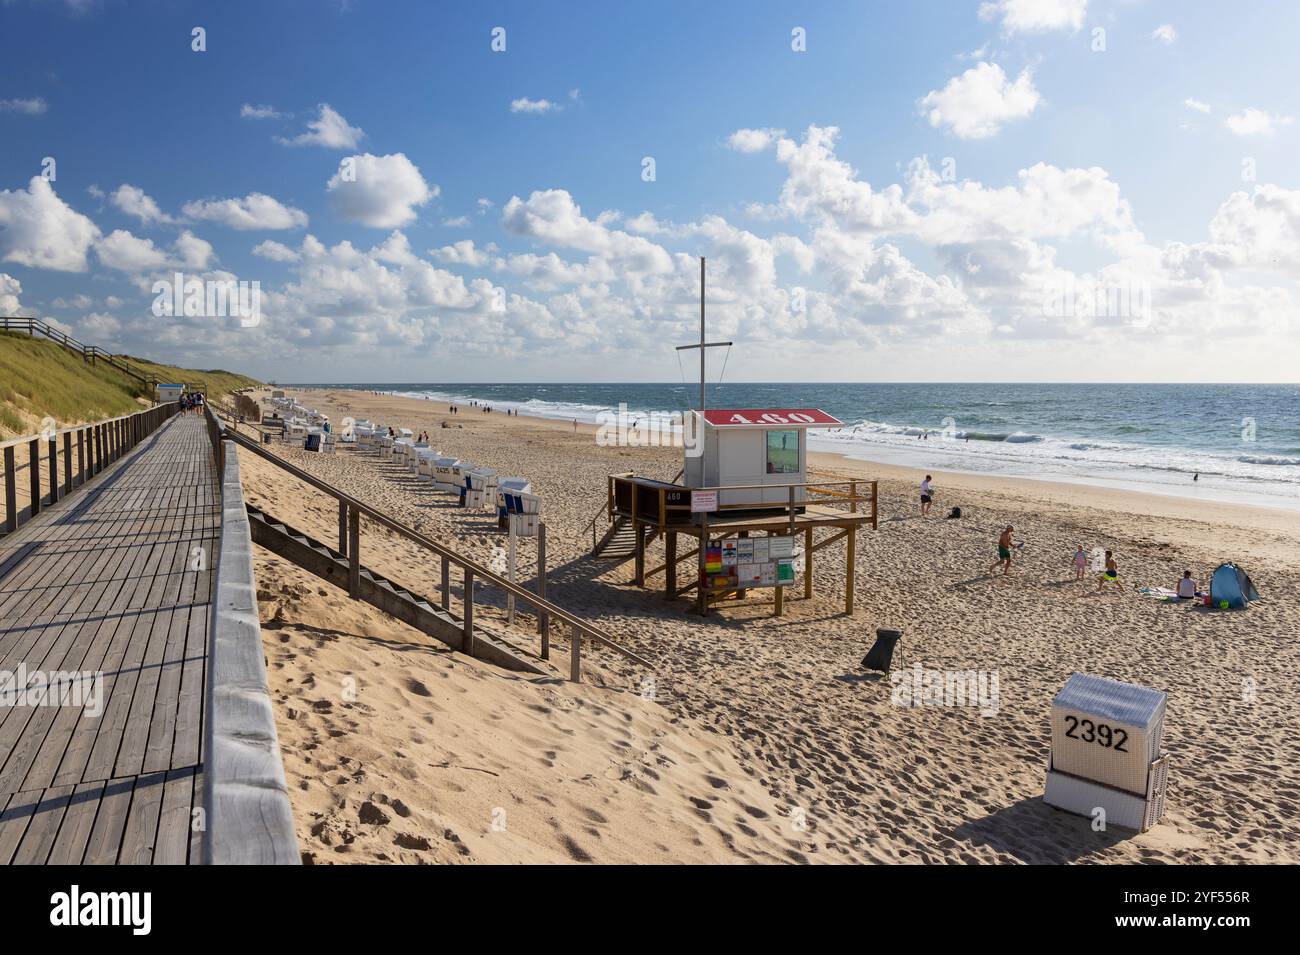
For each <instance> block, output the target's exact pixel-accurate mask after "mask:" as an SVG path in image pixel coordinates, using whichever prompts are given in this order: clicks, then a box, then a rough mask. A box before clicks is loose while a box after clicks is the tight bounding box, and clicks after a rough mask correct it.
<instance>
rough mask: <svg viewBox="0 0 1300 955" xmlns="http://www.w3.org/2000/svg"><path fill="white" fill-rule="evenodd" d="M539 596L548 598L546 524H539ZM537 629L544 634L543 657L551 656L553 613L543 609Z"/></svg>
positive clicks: (538, 618) (548, 657) (538, 619)
mask: <svg viewBox="0 0 1300 955" xmlns="http://www.w3.org/2000/svg"><path fill="white" fill-rule="evenodd" d="M537 596H539V597H541V598H542V599H543V600H545V599H546V525H545V524H542V523H540V522H539V523H538V525H537ZM537 629H538V632H540V633H541V635H542V659H543V660H549V659H550V658H551V615H550V614H549V613H547V612H546V611H545V610H542V611H541V612H540V614H539V615H538V617H537Z"/></svg>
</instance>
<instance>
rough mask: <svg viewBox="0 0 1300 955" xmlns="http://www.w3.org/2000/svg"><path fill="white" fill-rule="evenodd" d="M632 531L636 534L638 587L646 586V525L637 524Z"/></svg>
mask: <svg viewBox="0 0 1300 955" xmlns="http://www.w3.org/2000/svg"><path fill="white" fill-rule="evenodd" d="M632 529H633V530H634V531H635V532H636V585H637V586H638V587H644V586H645V531H646V526H645V525H644V524H640V523H635V524H633V525H632Z"/></svg>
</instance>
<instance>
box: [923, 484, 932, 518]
mask: <svg viewBox="0 0 1300 955" xmlns="http://www.w3.org/2000/svg"><path fill="white" fill-rule="evenodd" d="M930 482H931V478H930V475H928V474H927V475H926V476H925V480H924V481H922V482H921V516H922V517H925V515H927V514H929V513H930V506H931V505H932V504H933V503H934V485H933V484H932V483H930Z"/></svg>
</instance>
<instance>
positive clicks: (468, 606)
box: [460, 567, 474, 657]
mask: <svg viewBox="0 0 1300 955" xmlns="http://www.w3.org/2000/svg"><path fill="white" fill-rule="evenodd" d="M464 603H465V620H464V623H465V637H464V639H463V640H462V641H461V645H460V649H461V652H463V653H465V654H466V655H468V656H471V657H472V656H473V655H474V571H472V570H470V569H469V568H468V567H466V568H465V600H464Z"/></svg>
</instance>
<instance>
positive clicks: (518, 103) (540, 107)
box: [510, 96, 563, 114]
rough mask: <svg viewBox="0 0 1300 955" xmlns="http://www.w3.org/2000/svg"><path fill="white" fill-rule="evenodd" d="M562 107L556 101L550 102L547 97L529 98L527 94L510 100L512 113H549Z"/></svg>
mask: <svg viewBox="0 0 1300 955" xmlns="http://www.w3.org/2000/svg"><path fill="white" fill-rule="evenodd" d="M559 109H563V107H562V106H560V105H559V104H558V103H552V102H551V101H550V100H548V99H529V98H528V97H527V96H521V97H519V99H515V100H511V101H510V112H512V113H538V114H541V113H550V112H553V111H555V110H559Z"/></svg>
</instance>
